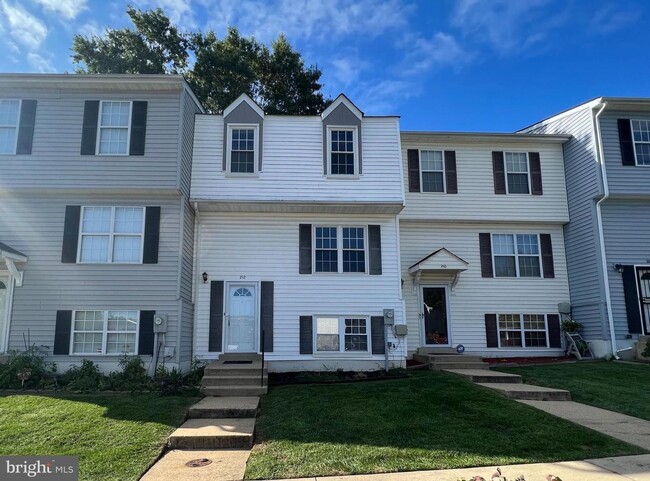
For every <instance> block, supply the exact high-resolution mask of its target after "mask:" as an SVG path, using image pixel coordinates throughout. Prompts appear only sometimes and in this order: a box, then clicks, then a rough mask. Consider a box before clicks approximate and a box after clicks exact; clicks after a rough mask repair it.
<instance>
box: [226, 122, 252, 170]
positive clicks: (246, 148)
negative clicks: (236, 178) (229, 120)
mask: <svg viewBox="0 0 650 481" xmlns="http://www.w3.org/2000/svg"><path fill="white" fill-rule="evenodd" d="M227 156H228V172H230V173H233V174H254V173H255V172H256V168H255V166H256V165H257V126H243V125H242V126H240V125H236V126H232V125H231V126H228V150H227Z"/></svg>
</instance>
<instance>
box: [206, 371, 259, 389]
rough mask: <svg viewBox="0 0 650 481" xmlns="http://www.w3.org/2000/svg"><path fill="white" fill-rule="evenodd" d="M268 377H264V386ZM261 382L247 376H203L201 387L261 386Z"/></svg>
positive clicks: (256, 377)
mask: <svg viewBox="0 0 650 481" xmlns="http://www.w3.org/2000/svg"><path fill="white" fill-rule="evenodd" d="M268 381H269V379H268V376H264V385H265V386H266V385H267V384H268V383H269V382H268ZM261 382H262V380H261V379H260V376H259V374H258V375H257V376H255V375H252V374H248V375H245V376H221V375H218V376H203V380H202V382H201V385H202V386H251V387H253V386H261Z"/></svg>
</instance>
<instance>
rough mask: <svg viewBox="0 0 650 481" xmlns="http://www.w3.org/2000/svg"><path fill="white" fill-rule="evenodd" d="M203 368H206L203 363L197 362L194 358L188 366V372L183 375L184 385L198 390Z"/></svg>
mask: <svg viewBox="0 0 650 481" xmlns="http://www.w3.org/2000/svg"><path fill="white" fill-rule="evenodd" d="M205 366H207V363H206V362H205V361H199V360H198V359H196V358H194V360H193V361H192V364H191V366H190V371H189V372H188V373H187V374H185V385H186V386H191V387H196V388H198V387H199V386H200V385H201V380H202V379H203V375H204V374H205Z"/></svg>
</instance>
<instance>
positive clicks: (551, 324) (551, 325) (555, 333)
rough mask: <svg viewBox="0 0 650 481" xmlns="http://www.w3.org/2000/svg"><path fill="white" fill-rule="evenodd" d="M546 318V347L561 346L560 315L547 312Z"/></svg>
mask: <svg viewBox="0 0 650 481" xmlns="http://www.w3.org/2000/svg"><path fill="white" fill-rule="evenodd" d="M546 318H547V319H548V347H562V331H561V330H560V316H559V315H557V314H549V315H548V316H546Z"/></svg>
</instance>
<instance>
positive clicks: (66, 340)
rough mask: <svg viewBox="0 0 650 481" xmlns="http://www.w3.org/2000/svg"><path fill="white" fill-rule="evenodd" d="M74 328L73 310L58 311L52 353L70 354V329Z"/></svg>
mask: <svg viewBox="0 0 650 481" xmlns="http://www.w3.org/2000/svg"><path fill="white" fill-rule="evenodd" d="M71 330H72V311H56V326H55V327H54V349H53V350H52V354H55V355H59V354H66V355H67V354H70V331H71Z"/></svg>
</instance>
